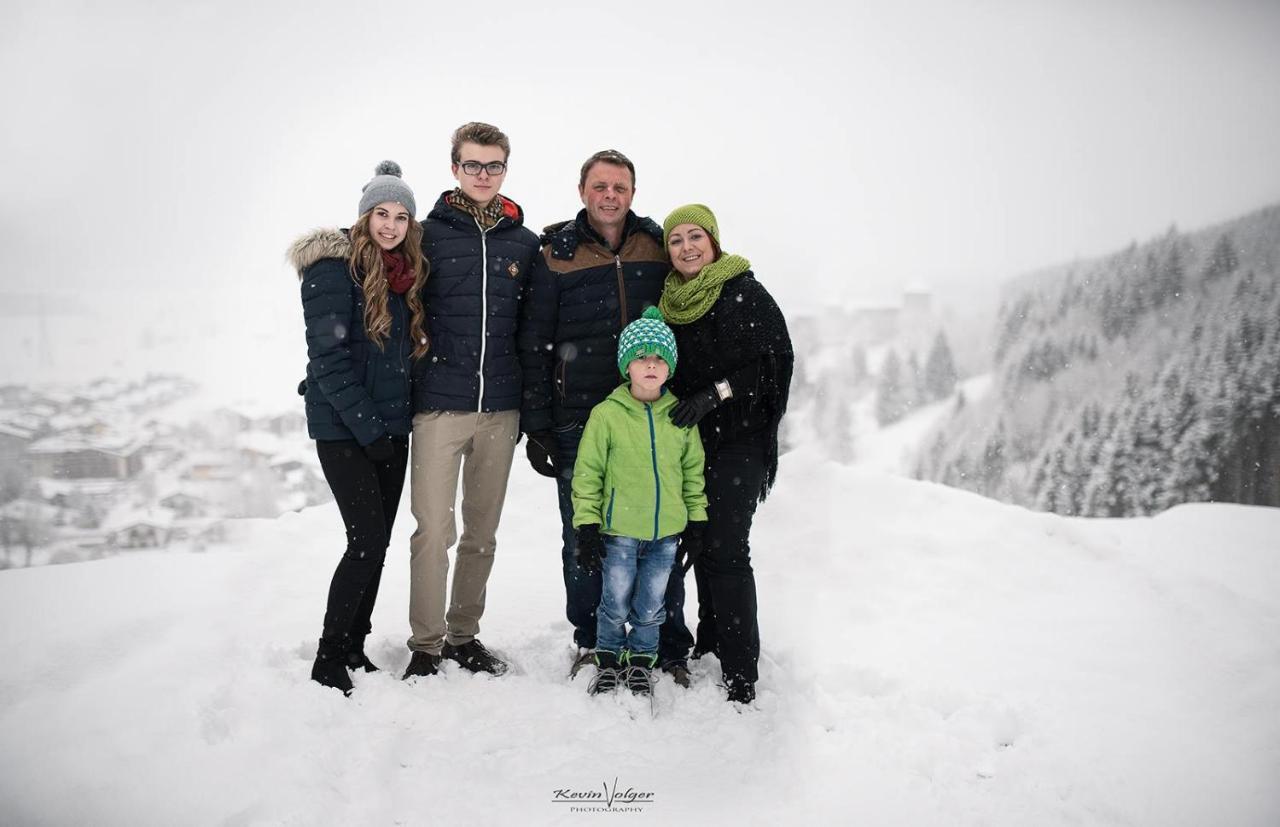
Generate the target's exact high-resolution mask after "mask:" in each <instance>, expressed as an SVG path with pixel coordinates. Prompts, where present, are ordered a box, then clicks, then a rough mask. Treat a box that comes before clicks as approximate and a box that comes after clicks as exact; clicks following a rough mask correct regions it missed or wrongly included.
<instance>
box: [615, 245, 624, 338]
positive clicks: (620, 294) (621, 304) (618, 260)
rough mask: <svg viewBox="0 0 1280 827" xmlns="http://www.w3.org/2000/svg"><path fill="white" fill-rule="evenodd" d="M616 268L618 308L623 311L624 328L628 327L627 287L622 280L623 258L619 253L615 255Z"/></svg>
mask: <svg viewBox="0 0 1280 827" xmlns="http://www.w3.org/2000/svg"><path fill="white" fill-rule="evenodd" d="M613 263H614V266H615V267H617V269H618V307H620V308H621V309H622V327H619V328H618V329H619V330H621V329H622V328H623V327H626V326H627V287H626V285H625V284H624V283H623V280H622V257H621V256H619V255H618V254H617V253H614V255H613Z"/></svg>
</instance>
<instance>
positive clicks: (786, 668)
mask: <svg viewBox="0 0 1280 827" xmlns="http://www.w3.org/2000/svg"><path fill="white" fill-rule="evenodd" d="M406 505H407V504H406ZM411 522H412V520H411V517H410V515H409V513H408V510H407V507H406V508H404V509H403V510H402V511H401V516H400V520H399V522H398V525H397V527H396V532H395V536H394V541H393V547H392V551H391V554H390V559H389V563H388V568H387V572H386V576H385V578H384V582H383V590H382V595H381V598H380V600H379V603H378V608H377V611H376V613H375V616H374V624H375V631H374V636H373V638H372V639H371V644H372V645H371V646H370V647H369V651H370V654H371V656H372V658H373V659H374V661H375V662H377V663H379V664H381V665H382V666H383V667H384V668H385V671H383V672H381V673H378V674H373V675H367V676H366V675H363V674H361V675H357V676H356V678H355V680H356V685H357V689H356V692H355V694H354V695H353V697H351V698H350V699H347V698H343V697H342V696H341V695H340V694H338V693H337V692H335V691H332V690H326V689H323V688H321V687H319V686H318V685H316V684H313V683H311V682H310V681H309V680H308V674H309V669H310V665H311V658H312V655H313V653H314V649H315V638H316V636H317V634H318V631H319V623H320V619H321V614H322V611H323V603H324V594H325V589H326V585H327V581H328V578H329V575H330V573H331V572H332V569H333V565H334V563H335V561H336V559H337V557H338V555H339V554H340V550H341V545H342V541H341V527H340V523H339V518H338V514H337V511H336V509H335V507H334V506H332V505H329V506H323V507H317V508H313V509H310V510H307V511H304V512H302V513H300V514H291V515H287V516H286V517H283V518H281V519H278V520H271V521H259V522H253V523H251V524H250V525H249V529H248V531H247V532H246V534H247V536H246V537H245V538H243V539H241V540H239V541H238V542H237V543H236V544H235V545H234V546H232V547H230V548H224V549H222V550H219V551H210V552H208V553H205V554H195V553H186V552H181V551H171V552H147V553H138V554H131V555H122V556H120V557H116V558H112V559H107V560H101V561H96V562H90V563H81V564H76V565H68V566H53V567H43V568H35V569H22V570H12V571H6V572H3V573H0V607H2V608H0V620H2V622H0V651H4V652H6V653H7V657H6V664H5V665H6V668H5V669H4V670H3V671H2V672H0V760H2V761H3V765H2V766H0V801H2V802H3V806H2V809H3V813H4V815H3V818H2V819H0V821H3V822H4V823H6V824H108V825H114V824H128V825H138V824H144V825H145V824H156V825H173V824H184V825H188V824H232V825H255V824H297V825H315V824H373V825H380V824H410V825H413V824H424V825H425V824H467V825H479V824H502V825H506V824H548V823H569V824H574V823H593V822H594V821H595V819H596V818H597V817H601V818H602V817H604V816H605V815H629V816H631V817H632V818H631V819H629V820H630V821H632V822H637V823H667V824H684V823H689V824H694V823H703V824H734V825H742V824H776V823H780V822H785V823H788V824H866V825H900V824H908V825H1018V827H1023V826H1024V825H1056V824H1062V825H1158V826H1159V827H1168V826H1169V825H1188V827H1191V826H1192V825H1194V826H1195V827H1200V825H1207V824H1213V825H1258V827H1271V825H1275V824H1280V785H1277V783H1276V781H1277V779H1280V715H1277V713H1276V710H1277V709H1280V544H1277V543H1276V540H1275V538H1276V537H1277V536H1280V511H1277V510H1273V509H1261V508H1249V507H1243V506H1223V505H1197V506H1183V507H1179V508H1175V509H1173V510H1172V511H1170V512H1167V513H1165V514H1163V515H1161V516H1159V517H1156V518H1154V519H1143V520H1127V521H1085V520H1078V519H1064V518H1060V517H1055V516H1051V515H1044V514H1035V513H1031V512H1028V511H1025V510H1022V509H1019V508H1016V507H1012V506H1007V505H1002V504H999V503H995V502H992V501H989V500H985V499H982V498H980V497H977V496H975V495H972V494H968V493H964V492H959V491H955V490H951V489H948V488H945V487H942V486H938V485H934V484H930V483H921V482H914V481H911V480H906V479H901V478H897V477H892V476H888V475H885V474H882V473H879V472H873V471H869V470H866V469H860V468H849V467H843V466H840V465H837V464H834V463H831V462H828V461H826V460H825V459H823V458H822V457H820V456H817V455H815V454H812V453H806V452H803V451H802V452H798V453H792V454H788V455H787V456H785V457H784V458H783V461H782V467H781V473H780V482H779V485H778V487H777V489H776V492H775V495H774V496H773V497H772V498H771V499H770V500H769V501H768V502H767V503H765V504H764V505H763V506H762V507H761V510H760V513H759V516H758V518H757V522H756V526H757V528H756V531H755V534H754V536H753V540H754V542H753V547H754V557H755V562H756V568H757V576H758V579H759V586H760V606H761V621H760V623H761V629H762V634H763V642H764V657H763V662H762V667H761V673H762V677H761V683H760V687H759V688H760V696H759V699H758V701H757V703H756V704H755V706H754V707H753V708H751V709H748V710H746V711H745V712H742V713H739V712H738V711H736V710H735V709H734V708H733V707H732V706H731V705H729V704H727V703H725V702H724V701H723V700H722V691H721V690H720V689H719V688H718V687H717V686H716V679H717V677H718V672H717V668H716V665H715V662H714V659H709V661H707V662H701V663H699V664H698V666H697V669H696V670H695V677H696V683H695V686H694V688H693V689H692V690H689V691H680V690H678V689H677V688H676V687H674V686H673V685H672V684H671V683H670V682H669V681H665V680H664V681H663V682H662V683H660V684H659V687H658V696H657V706H658V713H657V716H656V717H651V716H650V715H649V712H648V708H647V705H646V704H644V703H642V702H640V701H638V700H635V699H632V698H612V697H610V698H594V699H593V698H589V697H588V696H587V695H586V692H585V680H582V679H579V681H577V682H572V683H571V682H569V681H567V680H566V678H565V671H566V668H567V666H568V662H569V657H570V649H569V627H568V624H567V623H566V622H565V621H564V620H563V619H562V586H561V582H560V573H559V554H558V549H557V548H556V546H557V542H558V541H557V537H558V526H557V517H556V510H555V506H554V492H553V490H552V488H551V486H550V485H549V484H548V483H547V481H545V480H543V479H541V478H539V477H536V476H535V475H534V474H533V472H532V471H530V470H529V469H528V468H527V467H525V466H524V465H523V464H518V465H517V468H516V472H515V474H514V475H513V479H512V487H511V492H510V495H509V497H508V508H507V512H506V515H505V518H504V521H503V526H502V530H501V533H500V540H499V542H500V546H499V551H498V554H499V558H498V562H497V564H496V566H495V569H494V574H493V578H492V580H491V583H490V592H489V601H488V602H489V609H488V612H487V614H486V616H485V619H484V622H483V631H482V634H481V637H482V639H483V640H484V641H485V642H486V644H488V645H489V646H490V647H492V648H494V649H495V650H498V651H500V652H501V653H503V654H505V655H506V657H508V658H509V659H510V660H511V661H512V662H513V663H514V669H513V673H512V674H509V675H507V676H505V677H502V678H496V679H495V678H490V677H488V676H483V677H480V676H473V675H470V674H466V673H462V672H459V671H458V670H457V669H456V668H454V667H452V666H451V665H450V666H449V667H447V668H446V670H445V673H444V674H443V675H441V676H438V677H436V678H433V679H427V680H424V681H421V682H419V683H416V684H408V683H403V682H401V681H400V680H398V673H399V672H400V670H402V669H403V667H404V665H405V663H406V662H407V660H408V652H407V651H406V650H405V649H404V646H403V643H404V639H405V638H406V637H407V634H408V629H407V622H406V617H405V613H406V605H407V584H406V579H407V568H408V563H407V558H408V548H407V546H408V536H409V532H410V527H411ZM690 587H691V589H692V583H691V584H690ZM690 615H691V616H692V608H691V610H690ZM615 782H616V788H617V791H618V793H619V794H621V793H624V792H625V791H626V790H627V789H628V788H631V789H632V790H634V791H636V792H638V793H650V794H651V797H650V798H649V799H648V800H643V799H641V800H638V801H636V802H634V803H631V804H624V803H623V800H622V799H621V797H619V798H618V799H615V800H613V801H612V802H608V801H595V802H589V803H587V804H586V805H573V804H568V803H564V802H556V801H554V797H555V795H556V791H557V790H562V791H576V792H582V793H593V792H598V793H601V794H603V793H604V791H605V790H607V789H610V788H612V787H614V785H615ZM578 806H585V807H587V808H588V809H592V810H593V811H591V812H578V811H575V810H574V808H575V807H578ZM624 808H630V809H624ZM637 808H638V809H637Z"/></svg>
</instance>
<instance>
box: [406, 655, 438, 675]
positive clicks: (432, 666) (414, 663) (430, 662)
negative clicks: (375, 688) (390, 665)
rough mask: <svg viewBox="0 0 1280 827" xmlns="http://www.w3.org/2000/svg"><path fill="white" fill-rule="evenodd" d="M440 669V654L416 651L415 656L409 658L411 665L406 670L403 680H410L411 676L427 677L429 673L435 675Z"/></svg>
mask: <svg viewBox="0 0 1280 827" xmlns="http://www.w3.org/2000/svg"><path fill="white" fill-rule="evenodd" d="M439 671H440V656H439V655H433V654H431V653H430V652H414V653H413V657H411V658H409V666H408V668H406V669H405V670H404V677H403V678H401V680H405V681H407V680H409V678H425V677H427V676H428V675H434V674H436V673H437V672H439Z"/></svg>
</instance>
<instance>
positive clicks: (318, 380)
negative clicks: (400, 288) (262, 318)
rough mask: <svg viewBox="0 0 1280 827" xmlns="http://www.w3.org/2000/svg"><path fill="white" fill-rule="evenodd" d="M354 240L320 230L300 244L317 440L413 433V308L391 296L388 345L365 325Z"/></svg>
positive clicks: (310, 403) (297, 261)
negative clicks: (353, 265)
mask: <svg viewBox="0 0 1280 827" xmlns="http://www.w3.org/2000/svg"><path fill="white" fill-rule="evenodd" d="M349 249H350V243H349V242H348V241H347V237H346V235H344V234H343V233H342V232H341V231H339V230H334V229H328V230H316V231H315V232H313V233H310V234H308V235H306V236H304V237H302V238H300V239H298V241H297V242H295V243H294V245H293V247H292V248H291V249H290V260H291V261H292V263H293V266H294V268H295V269H296V270H297V271H298V278H299V280H300V284H301V289H302V313H303V316H304V318H305V320H306V327H307V359H308V361H307V381H306V391H305V394H304V395H305V399H306V408H307V432H308V433H309V434H310V435H311V438H312V439H324V440H336V439H354V440H355V441H356V442H358V443H360V444H361V445H368V444H369V443H371V442H373V441H374V440H376V439H378V437H380V436H382V435H383V434H388V435H390V436H408V434H409V431H410V428H411V416H412V415H411V412H410V408H409V396H410V392H409V374H410V367H409V365H410V361H411V360H410V353H411V352H412V350H413V348H412V346H411V345H410V342H409V309H408V305H407V303H406V302H405V300H404V296H400V295H397V294H395V293H389V294H388V297H387V298H388V302H387V306H388V307H389V309H390V311H391V332H390V334H389V335H388V337H387V339H386V341H385V342H384V343H383V347H382V348H381V349H379V348H378V346H377V345H375V344H374V343H373V342H371V341H369V338H368V336H367V335H366V334H365V329H364V290H363V289H362V288H361V286H360V285H359V284H358V283H357V282H356V281H355V279H353V278H352V277H351V273H350V271H349V270H348V269H347V260H346V256H347V251H348V250H349Z"/></svg>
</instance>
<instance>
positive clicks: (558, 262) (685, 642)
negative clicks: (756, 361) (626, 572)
mask: <svg viewBox="0 0 1280 827" xmlns="http://www.w3.org/2000/svg"><path fill="white" fill-rule="evenodd" d="M578 195H579V196H580V197H581V198H582V204H583V209H582V211H580V212H579V213H578V216H577V218H575V219H574V220H573V221H565V222H562V223H560V224H555V225H552V226H550V227H547V228H546V231H545V232H544V233H543V235H542V252H541V253H539V254H538V256H536V257H535V258H534V262H533V269H532V270H531V272H530V274H529V285H528V289H527V292H526V296H525V299H524V303H523V305H522V307H521V314H520V335H519V343H520V362H521V365H522V367H523V369H524V400H523V402H522V404H521V407H520V429H521V430H522V431H524V433H525V434H526V435H527V443H526V446H525V450H526V454H527V455H528V458H529V462H530V463H531V464H532V465H533V468H534V470H535V471H537V472H538V473H540V474H542V475H543V476H549V477H550V476H553V477H555V478H556V486H557V487H558V489H559V496H560V521H561V540H562V542H563V548H562V563H563V568H564V587H565V597H566V613H567V615H568V617H569V622H570V623H572V624H573V627H574V633H573V638H574V642H575V643H576V644H577V645H578V647H579V652H578V658H577V661H576V662H575V664H574V670H573V671H574V673H575V674H576V672H577V669H578V668H580V667H581V666H582V665H584V664H585V663H587V662H589V660H590V657H591V651H592V649H594V648H595V645H596V606H597V605H598V604H599V603H600V574H599V573H598V572H595V573H592V572H589V571H587V570H586V569H584V568H583V567H582V566H581V565H580V564H579V562H578V560H577V559H576V551H577V549H576V544H575V543H574V536H573V503H572V500H571V492H572V482H573V465H574V462H575V460H576V459H577V456H578V443H579V442H580V441H581V439H582V430H583V427H584V426H585V425H586V422H587V417H588V415H589V414H590V413H591V409H592V408H593V407H595V406H596V405H597V404H599V403H600V402H602V401H604V399H605V397H607V396H608V395H609V393H610V392H611V391H613V389H614V388H616V387H617V386H618V367H617V353H618V335H619V334H620V333H621V332H622V329H623V328H624V327H626V326H627V325H628V324H630V323H631V322H633V321H635V320H636V319H637V318H639V317H640V314H641V313H643V312H644V309H645V308H646V307H649V306H650V305H654V304H657V303H658V297H659V296H660V295H661V293H662V282H663V279H664V278H666V275H667V273H668V272H669V271H670V270H671V262H670V260H669V259H668V258H667V254H666V250H665V249H664V248H663V245H662V228H661V227H659V226H658V225H657V224H656V223H654V222H653V221H652V220H650V219H648V218H641V217H639V216H637V215H636V214H635V213H634V212H632V211H631V199H632V197H633V196H634V195H635V165H634V164H632V163H631V161H630V160H629V159H628V158H627V157H626V156H625V155H623V154H622V153H621V152H617V151H615V150H611V149H610V150H604V151H601V152H597V153H596V154H594V155H592V156H591V157H590V158H588V159H587V161H586V163H585V164H583V165H582V171H581V175H580V177H579V180H578ZM677 571H678V567H677ZM674 576H675V575H673V579H674ZM680 586H681V590H680V591H681V596H683V582H681V584H680ZM668 607H669V609H668V618H667V622H666V623H664V624H663V627H662V641H661V642H660V644H659V652H658V656H659V660H660V661H661V662H662V664H663V666H664V668H666V669H667V671H668V672H670V673H672V674H673V675H674V676H676V677H677V679H679V680H680V681H681V683H686V682H687V678H688V672H687V670H686V669H685V668H684V663H683V661H682V660H680V661H679V662H669V659H668V658H666V657H664V654H665V652H667V651H671V652H677V653H681V654H680V655H679V657H681V658H682V657H683V653H684V652H687V651H688V649H689V647H690V646H691V645H692V643H693V636H692V635H691V634H690V633H689V630H688V628H687V627H686V626H685V624H684V618H683V617H680V616H677V615H676V614H675V613H674V612H671V611H670V602H668ZM673 641H675V645H672V642H673Z"/></svg>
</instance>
